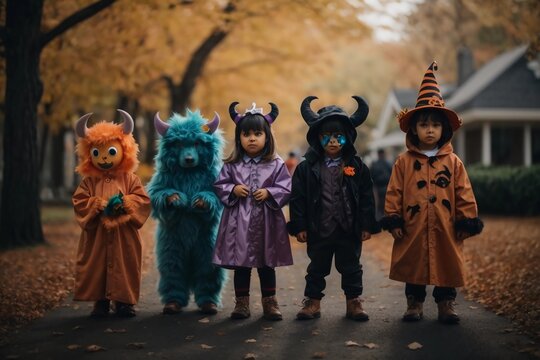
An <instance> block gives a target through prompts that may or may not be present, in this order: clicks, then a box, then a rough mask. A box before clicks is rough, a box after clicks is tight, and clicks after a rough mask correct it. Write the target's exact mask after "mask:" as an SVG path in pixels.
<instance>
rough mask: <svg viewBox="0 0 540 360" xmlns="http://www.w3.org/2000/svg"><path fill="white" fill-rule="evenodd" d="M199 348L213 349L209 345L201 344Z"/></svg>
mask: <svg viewBox="0 0 540 360" xmlns="http://www.w3.org/2000/svg"><path fill="white" fill-rule="evenodd" d="M201 348H203V349H213V348H214V347H213V346H210V345H206V344H201Z"/></svg>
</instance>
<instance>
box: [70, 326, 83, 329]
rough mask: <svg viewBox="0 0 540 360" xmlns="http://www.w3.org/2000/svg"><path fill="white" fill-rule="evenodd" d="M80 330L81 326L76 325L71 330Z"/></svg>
mask: <svg viewBox="0 0 540 360" xmlns="http://www.w3.org/2000/svg"><path fill="white" fill-rule="evenodd" d="M81 329H83V326H81V325H77V326H74V327H73V328H72V329H71V330H81Z"/></svg>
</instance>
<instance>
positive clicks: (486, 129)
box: [482, 122, 491, 166]
mask: <svg viewBox="0 0 540 360" xmlns="http://www.w3.org/2000/svg"><path fill="white" fill-rule="evenodd" d="M482 165H485V166H489V165H491V124H490V123H488V122H486V123H484V124H482Z"/></svg>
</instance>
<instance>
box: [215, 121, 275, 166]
mask: <svg viewBox="0 0 540 360" xmlns="http://www.w3.org/2000/svg"><path fill="white" fill-rule="evenodd" d="M250 130H253V131H261V130H262V131H264V133H265V134H266V143H265V144H264V148H263V150H262V154H261V159H262V161H271V160H273V159H274V157H275V152H276V146H275V140H274V136H273V135H272V131H271V130H270V125H269V124H268V122H267V121H266V119H265V118H264V117H263V116H262V115H261V114H247V115H246V116H245V117H244V118H243V119H242V120H240V122H239V123H238V124H236V129H235V131H234V150H233V152H232V153H231V154H230V155H229V156H228V157H227V158H226V159H224V160H223V161H224V162H226V163H235V162H238V161H240V160H242V158H243V157H244V155H245V154H246V151H245V150H244V148H243V147H242V144H241V143H240V135H241V134H242V132H249V131H250Z"/></svg>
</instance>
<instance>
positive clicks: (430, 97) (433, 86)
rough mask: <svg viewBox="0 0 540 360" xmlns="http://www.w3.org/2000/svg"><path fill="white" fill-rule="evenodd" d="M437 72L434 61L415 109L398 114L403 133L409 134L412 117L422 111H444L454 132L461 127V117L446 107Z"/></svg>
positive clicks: (424, 80)
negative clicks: (436, 76) (436, 75)
mask: <svg viewBox="0 0 540 360" xmlns="http://www.w3.org/2000/svg"><path fill="white" fill-rule="evenodd" d="M435 71H437V63H436V62H435V61H434V62H432V63H431V65H429V68H428V69H427V71H426V73H425V75H424V79H423V80H422V83H421V84H420V91H419V92H418V98H417V99H416V105H415V107H414V109H411V110H408V109H407V108H405V109H403V110H401V111H400V113H399V114H398V116H397V118H398V121H399V127H400V129H401V131H403V132H407V131H408V130H409V122H410V120H411V117H412V115H413V114H414V113H415V112H417V111H418V110H421V109H438V110H441V111H443V112H444V113H445V114H446V117H447V118H448V121H449V122H450V126H451V127H452V130H453V131H456V130H457V129H459V127H460V126H461V123H462V121H461V119H460V118H459V116H458V115H457V114H456V113H455V112H454V111H453V110H450V109H448V108H446V107H444V100H443V98H442V96H441V91H440V90H439V84H438V83H437V79H436V78H435Z"/></svg>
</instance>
